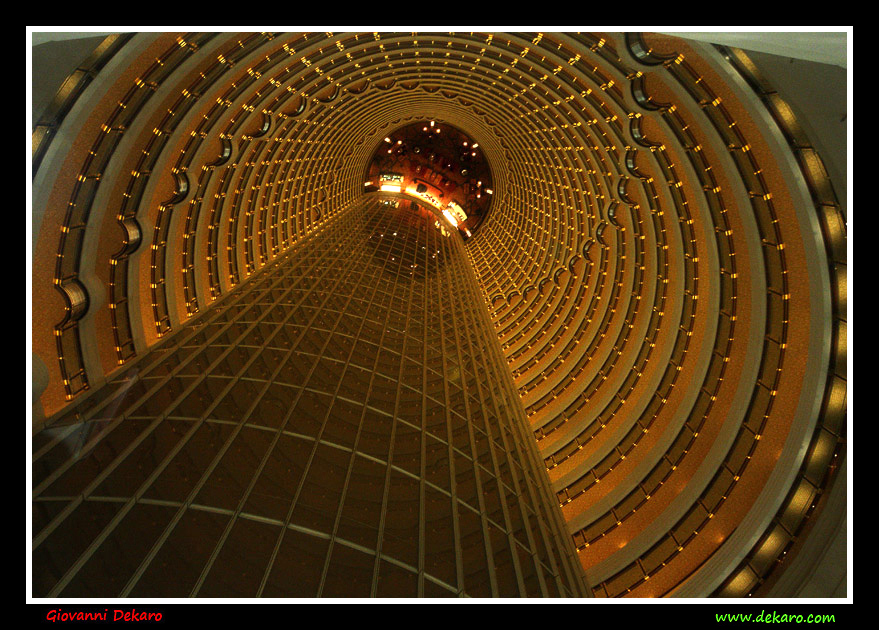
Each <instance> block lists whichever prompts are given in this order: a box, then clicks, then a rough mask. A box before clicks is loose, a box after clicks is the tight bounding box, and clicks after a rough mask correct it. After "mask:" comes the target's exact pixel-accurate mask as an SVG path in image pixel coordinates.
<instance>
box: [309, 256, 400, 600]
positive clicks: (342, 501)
mask: <svg viewBox="0 0 879 630" xmlns="http://www.w3.org/2000/svg"><path fill="white" fill-rule="evenodd" d="M361 247H362V248H364V249H365V245H361ZM404 258H405V256H403V255H401V256H400V261H399V267H400V268H402V264H403V260H404ZM382 265H383V266H382V269H381V270H380V271H379V272H378V273H381V272H383V271H385V270H386V269H388V268H390V267H391V265H389V264H388V259H387V258H385V260H384V261H383V263H382ZM360 269H361V271H360V276H359V277H360V278H362V277H364V276H365V275H366V269H367V266H366V265H361V267H360ZM399 281H400V274H399V269H398V273H397V274H396V276H395V279H394V289H393V290H392V291H391V295H392V296H393V295H396V293H397V286H398V284H399ZM378 286H379V285H378V283H377V282H376V283H373V292H372V297H371V298H370V303H369V306H372V303H373V302H374V301H375V296H376V294H377V293H378ZM351 297H353V296H349V298H348V301H349V302H350V301H351ZM366 312H369V307H367V311H366ZM365 319H366V318H365V317H364V318H362V319H361V322H360V328H359V329H358V335H357V338H358V339H359V338H360V334H361V332H362V331H363V322H364V321H365ZM334 332H335V331H334ZM385 332H387V329H386V328H385V327H384V326H382V333H381V336H380V337H379V341H378V344H377V348H378V351H377V352H376V355H375V359H374V361H373V368H372V372H371V373H370V377H369V385H368V386H367V389H366V398H365V400H364V404H363V411H361V413H360V424H359V425H358V427H357V435H356V436H355V438H354V446H352V448H351V459H350V461H349V463H348V472H347V473H346V475H345V482H344V484H343V487H342V494H341V499H340V501H339V507H338V509H337V511H336V519H335V521H334V523H333V530H332V532H331V533H330V547H329V549H328V550H327V556H326V559H325V562H324V568H323V573H322V574H321V580H320V587H319V588H318V596H320V594H321V593H322V592H323V587H324V584H325V583H326V577H327V573H328V572H329V568H330V560H331V558H332V553H333V549H334V547H335V541H336V534H337V532H338V529H339V522H340V521H341V519H342V511H343V510H344V507H345V497H346V496H347V495H348V484H349V482H350V480H351V472H352V471H353V470H354V462H355V461H356V458H357V443H358V442H359V441H360V433H361V431H362V430H363V420H364V417H365V415H366V402H367V401H369V399H370V395H371V394H372V385H373V382H374V381H375V373H376V368H377V366H378V357H379V355H380V354H381V350H382V347H383V346H382V342H383V341H384V338H385ZM404 344H405V336H404ZM353 353H354V345H353V344H352V346H351V350H350V351H349V353H348V362H347V363H346V366H345V367H346V369H347V367H348V364H349V363H350V361H351V355H352V354H353ZM402 365H403V355H402V354H401V356H400V366H401V367H402ZM343 374H344V372H343ZM340 385H341V379H340V380H339V384H337V386H336V392H335V393H334V395H333V401H335V399H336V396H337V395H338V391H339V386H340ZM330 408H332V405H331V407H330ZM389 459H390V458H389ZM376 545H378V542H376ZM373 553H375V554H376V558H378V551H377V549H374V550H373ZM372 586H373V585H371V586H370V588H372Z"/></svg>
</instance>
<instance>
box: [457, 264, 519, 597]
mask: <svg viewBox="0 0 879 630" xmlns="http://www.w3.org/2000/svg"><path fill="white" fill-rule="evenodd" d="M456 272H457V274H456V275H457V276H458V277H457V278H456V286H458V287H459V288H461V289H463V290H465V291H466V289H465V287H466V286H467V285H466V281H465V279H464V278H462V277H461V276H462V275H463V274H462V273H461V269H460V268H456ZM471 298H472V296H471ZM453 299H454V300H457V301H458V305H457V306H458V308H457V309H454V310H453V313H457V312H460V313H467V314H468V315H470V314H471V313H472V309H473V308H475V306H474V304H477V302H474V300H473V299H470V300H466V301H465V300H463V298H462V296H461V293H460V292H457V293H455V294H454V295H453ZM468 319H469V318H468ZM466 323H467V324H470V325H469V326H467V328H466V329H467V330H480V328H478V327H475V326H473V325H472V324H478V320H477V321H475V322H469V321H468V322H466ZM463 329H464V328H462V327H461V326H460V325H459V324H458V323H457V322H456V324H455V326H454V327H453V330H454V334H455V348H456V351H457V354H458V365H459V366H460V367H459V369H460V374H461V391H462V393H463V396H464V408H465V409H466V410H467V416H468V417H470V407H469V405H470V401H469V398H470V397H469V396H468V395H467V387H466V382H465V370H464V369H463V368H464V361H463V357H462V353H461V349H462V348H463V347H464V345H465V343H464V342H463V341H462V335H461V334H460V333H459V331H460V330H463ZM483 336H484V335H483ZM466 347H467V349H468V351H469V352H470V353H471V354H470V356H471V357H472V356H473V355H472V352H473V348H472V345H471V343H470V337H469V336H468V337H466ZM502 374H503V373H501V375H499V376H502ZM477 391H478V392H479V395H480V400H482V398H481V390H480V389H479V388H478V386H477ZM496 403H497V401H495V400H492V406H494V407H495V414H496V415H497V417H498V418H499V419H500V414H498V413H497V405H496ZM484 408H485V404H484V402H483V409H484ZM500 421H501V422H503V420H500ZM485 429H486V432H487V435H488V441H489V454H490V455H491V461H492V466H493V468H494V477H495V480H496V482H497V492H498V496H499V501H500V504H501V510H502V512H503V515H504V520H505V522H504V523H503V526H504V529H505V530H506V533H507V543H508V544H509V546H510V555H511V556H512V561H513V570H514V571H515V573H516V582H517V586H518V589H519V595H520V596H521V597H526V596H527V592H526V590H525V582H524V579H523V577H522V570H521V568H520V566H519V557H518V554H517V553H516V546H515V539H514V538H513V532H512V527H511V520H510V516H509V513H508V508H507V501H506V492H505V491H504V488H503V483H502V480H501V475H500V470H499V467H498V463H497V458H496V456H495V451H494V447H493V446H492V433H491V425H490V423H489V422H488V420H487V419H486V422H485ZM500 436H501V441H502V442H503V431H500ZM507 454H508V455H509V452H508V453H507ZM517 500H518V497H517Z"/></svg>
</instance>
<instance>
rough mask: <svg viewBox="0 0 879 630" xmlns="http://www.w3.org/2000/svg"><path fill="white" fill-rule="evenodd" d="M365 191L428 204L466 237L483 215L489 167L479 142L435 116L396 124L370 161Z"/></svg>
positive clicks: (491, 194)
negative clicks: (405, 197)
mask: <svg viewBox="0 0 879 630" xmlns="http://www.w3.org/2000/svg"><path fill="white" fill-rule="evenodd" d="M365 191H366V192H376V191H381V192H387V193H399V194H402V195H406V196H408V197H411V198H414V199H417V200H419V201H420V202H422V203H425V204H427V205H428V206H431V207H433V208H434V209H436V211H437V212H438V213H439V214H441V215H442V216H443V218H444V219H445V220H446V221H447V222H448V224H449V226H450V227H452V228H456V229H457V230H458V232H459V233H460V234H461V236H462V238H464V239H465V240H466V239H468V238H470V237H471V236H472V235H473V234H474V233H475V232H476V230H477V228H478V227H479V226H480V225H482V223H483V222H484V221H485V218H486V217H487V216H488V212H489V209H490V208H491V202H492V199H493V197H494V185H493V182H492V177H491V169H490V168H489V165H488V161H487V160H486V159H485V154H484V152H483V150H482V147H480V145H479V143H478V142H477V141H475V140H474V139H473V138H471V137H470V136H468V135H467V134H466V133H464V132H463V131H461V130H460V129H457V128H456V127H453V126H451V125H449V124H447V123H444V122H441V121H438V120H424V121H421V122H416V123H411V124H409V125H406V126H405V127H400V128H398V129H395V130H394V131H393V132H391V133H389V134H388V135H387V136H385V137H384V139H383V140H382V142H381V143H380V144H379V146H378V147H377V148H376V150H375V152H374V153H373V154H372V157H371V158H370V161H369V166H368V168H367V172H366V182H365Z"/></svg>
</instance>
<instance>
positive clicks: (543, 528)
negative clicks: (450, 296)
mask: <svg viewBox="0 0 879 630" xmlns="http://www.w3.org/2000/svg"><path fill="white" fill-rule="evenodd" d="M468 279H469V280H470V282H469V283H468V284H469V285H470V287H471V291H472V292H473V295H474V297H475V296H478V291H477V286H476V284H475V283H476V281H475V278H474V277H472V275H470V277H469V278H468ZM480 315H481V316H482V317H483V318H484V319H486V320H487V318H488V313H486V312H482V313H480ZM492 350H495V351H494V352H492ZM488 355H489V356H487V357H485V358H486V359H487V361H488V362H489V363H492V362H493V363H494V364H495V365H496V366H497V369H500V370H503V371H502V372H501V373H504V372H507V373H508V372H509V367H508V366H507V365H506V364H505V363H504V362H503V361H502V358H503V357H502V355H501V353H500V347H499V346H497V345H489V349H488ZM500 386H501V388H502V389H503V388H505V389H507V391H508V397H509V402H510V404H511V405H516V404H517V403H518V404H519V406H520V407H521V399H520V398H519V396H518V392H517V391H516V390H515V388H514V386H513V382H512V379H511V378H510V379H501V383H500ZM511 411H512V409H511ZM520 416H521V418H522V419H524V418H525V416H524V411H523V412H522V413H521V414H520ZM511 425H512V426H511V429H512V430H513V431H518V434H519V435H518V437H519V440H521V441H522V445H521V449H529V447H530V451H529V450H525V451H523V450H521V449H520V452H521V453H522V455H523V458H522V459H523V461H522V464H524V465H526V466H528V468H527V469H526V470H530V473H531V475H530V476H531V478H532V479H533V481H534V482H535V483H537V484H540V485H543V487H544V489H543V494H544V495H546V496H547V497H550V496H552V494H551V491H550V489H549V486H548V483H547V482H546V474H545V473H544V472H543V471H541V470H539V469H538V468H537V465H536V462H537V461H539V457H537V455H538V454H537V450H536V449H537V447H536V445H535V444H534V443H533V439H532V438H531V437H530V436H529V435H528V432H527V431H526V428H527V425H524V422H511ZM527 440H532V441H530V442H529V441H527ZM535 458H536V459H535ZM527 485H528V493H529V495H530V496H531V501H532V505H533V506H534V507H535V516H537V523H538V526H539V529H540V532H541V535H542V536H543V540H544V546H545V548H546V549H547V551H548V555H549V561H550V569H551V570H552V571H553V572H554V573H555V578H556V584H557V586H558V589H559V592H564V589H563V585H562V581H561V569H560V567H558V565H557V562H556V558H555V553H553V550H555V549H558V546H557V545H555V544H550V543H551V542H552V541H554V540H555V537H554V536H553V535H552V532H551V531H547V529H548V528H549V527H550V525H551V524H550V523H544V519H543V518H542V517H541V515H540V510H539V505H541V503H545V502H546V501H545V500H543V498H542V497H541V496H539V495H538V494H537V491H536V489H535V488H533V487H532V486H531V484H527ZM550 508H552V509H555V506H554V505H552V504H550V505H547V506H546V510H547V511H549V512H550V514H548V517H549V518H553V515H554V514H555V512H551V511H550ZM556 520H557V526H558V527H561V528H562V529H561V531H562V532H565V531H566V530H565V529H564V523H563V522H562V521H561V517H560V515H559V518H557V519H556ZM526 523H527V517H526ZM559 542H563V541H559ZM558 550H559V553H562V554H563V553H564V550H563V549H558ZM535 551H536V549H535ZM572 560H573V558H570V557H569V558H568V561H572ZM559 561H561V562H562V563H563V564H565V565H567V562H565V561H564V559H563V558H559ZM566 569H567V567H566ZM540 573H542V571H541V572H540ZM569 578H570V579H572V580H576V578H575V577H573V576H569ZM572 586H573V585H572Z"/></svg>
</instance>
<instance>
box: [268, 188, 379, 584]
mask: <svg viewBox="0 0 879 630" xmlns="http://www.w3.org/2000/svg"><path fill="white" fill-rule="evenodd" d="M355 207H356V208H357V210H359V211H360V212H361V214H362V211H363V204H362V203H361V204H358V205H356V206H355ZM356 214H357V212H356V211H355V210H353V209H352V210H350V211H349V212H346V213H343V214H340V215H337V216H336V217H335V219H334V220H333V221H332V222H331V223H337V222H342V221H346V220H347V221H349V222H350V221H351V219H352V217H351V216H348V215H354V216H356ZM343 227H344V226H343ZM352 232H353V230H351V229H350V228H349V230H348V233H347V234H343V235H342V236H340V238H339V242H340V243H343V244H344V243H346V239H347V240H350V241H352V242H353V241H354V237H355V235H353V234H352ZM325 251H331V250H330V249H329V248H326V249H325ZM360 251H362V248H361V250H360ZM349 260H350V259H349ZM351 267H354V268H357V265H356V264H355V263H354V262H349V268H351ZM360 269H361V276H362V275H363V274H364V273H365V271H364V270H365V269H366V265H361V266H360ZM339 278H341V276H339ZM338 283H339V280H338V279H337V280H336V284H338ZM312 290H313V289H312ZM376 290H377V287H376ZM376 290H374V291H373V298H372V299H374V297H375V292H376ZM330 295H332V294H331V293H330V292H327V297H326V298H325V299H324V304H325V303H326V302H327V301H328V300H329V297H330ZM349 300H350V297H349ZM370 304H372V300H371V301H370ZM318 312H319V311H316V312H315V317H316V316H317V313H318ZM340 317H341V313H340ZM337 324H338V320H337ZM305 330H306V329H303V332H302V334H301V335H300V339H301V338H302V336H304V334H305ZM328 341H329V336H328V337H327V342H328ZM297 344H298V340H297ZM294 348H295V346H294ZM352 348H353V346H352ZM317 363H318V362H317V361H316V362H315V363H314V365H312V367H311V370H310V371H309V374H308V376H307V377H306V380H305V381H304V383H303V386H302V389H305V386H306V385H307V384H308V380H309V379H310V378H311V374H312V373H313V372H314V369H315V367H316V366H317ZM340 382H341V381H340ZM337 392H338V389H337ZM300 395H301V392H300ZM333 400H335V397H334V398H333ZM298 401H299V397H298V396H297V399H296V402H294V405H293V406H294V408H295V406H296V404H297V403H298ZM331 410H332V405H330V406H329V407H328V408H327V412H326V415H325V416H324V420H323V424H322V426H321V429H320V431H319V432H318V434H317V436H315V438H314V446H313V448H312V450H311V453H310V454H309V456H308V461H307V462H306V463H305V466H304V467H303V471H302V477H301V478H300V480H299V483H298V485H297V487H296V491H295V493H294V495H293V500H292V501H291V502H290V507H289V509H288V510H287V516H286V518H285V519H284V523H283V526H282V528H281V531H280V533H279V534H278V540H277V541H276V542H275V547H274V548H273V550H272V555H271V556H270V558H269V561H268V563H267V565H266V569H265V572H264V573H263V577H262V580H261V581H260V585H259V588H258V590H257V595H256V596H257V597H260V596H262V592H263V590H264V589H265V586H266V583H267V581H268V578H269V575H270V574H271V571H272V567H273V566H274V562H275V559H276V558H277V555H278V552H279V550H280V548H281V544H282V543H283V540H284V533H285V532H286V530H287V529H288V528H290V527H292V525H291V523H290V519H292V518H293V512H294V510H295V508H296V505H297V502H298V500H299V495H300V493H301V492H302V488H303V486H304V484H305V480H306V479H307V477H308V473H309V471H310V469H311V464H312V462H313V461H314V457H315V454H316V453H317V450H318V446H319V445H320V444H321V436H322V435H323V432H324V428H325V427H326V423H327V421H328V419H329V414H330V411H331ZM327 537H330V536H329V535H327ZM321 586H322V584H321Z"/></svg>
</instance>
